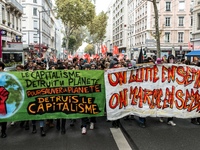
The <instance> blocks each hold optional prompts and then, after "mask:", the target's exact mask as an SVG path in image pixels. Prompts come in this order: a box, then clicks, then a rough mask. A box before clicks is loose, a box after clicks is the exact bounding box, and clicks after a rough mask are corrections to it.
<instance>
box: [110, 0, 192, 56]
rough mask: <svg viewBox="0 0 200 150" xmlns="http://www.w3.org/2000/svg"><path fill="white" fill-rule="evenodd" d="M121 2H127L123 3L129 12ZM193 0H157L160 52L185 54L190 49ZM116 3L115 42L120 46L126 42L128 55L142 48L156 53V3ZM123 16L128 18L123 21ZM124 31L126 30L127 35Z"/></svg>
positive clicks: (139, 1)
mask: <svg viewBox="0 0 200 150" xmlns="http://www.w3.org/2000/svg"><path fill="white" fill-rule="evenodd" d="M120 3H124V4H126V5H127V6H124V9H126V8H127V11H125V10H123V11H122V9H121V7H120V5H119V4H120ZM192 3H193V0H180V1H174V0H159V1H157V8H158V15H159V17H158V22H159V30H160V43H161V44H160V45H161V55H169V54H174V55H175V56H176V57H182V53H185V52H187V51H189V50H190V49H189V48H188V42H190V40H191V37H192V23H193V17H192V13H191V7H192ZM113 6H114V7H113V12H114V14H113V39H114V40H113V44H116V45H118V46H119V47H120V46H122V45H123V46H122V47H125V48H126V53H127V54H128V55H132V54H133V53H138V51H139V50H140V49H142V50H143V51H146V52H149V53H155V54H156V53H157V48H156V40H155V13H154V6H153V3H152V2H150V1H144V0H127V3H126V2H125V1H123V2H121V1H120V0H115V1H114V2H113ZM188 6H189V7H188ZM121 13H123V15H122V14H121ZM121 16H128V17H127V18H126V17H124V18H123V19H124V20H123V21H121V20H120V18H121ZM118 20H119V21H118ZM122 22H123V24H122ZM121 31H125V32H124V34H121V33H120V32H121ZM122 35H123V36H122ZM121 37H123V39H124V40H123V41H126V42H122V39H121Z"/></svg>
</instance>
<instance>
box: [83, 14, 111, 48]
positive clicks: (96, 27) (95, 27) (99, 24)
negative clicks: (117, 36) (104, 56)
mask: <svg viewBox="0 0 200 150" xmlns="http://www.w3.org/2000/svg"><path fill="white" fill-rule="evenodd" d="M107 19H108V16H107V14H106V13H104V12H103V11H102V12H101V13H100V14H99V15H97V16H95V17H94V19H93V21H92V22H91V23H90V24H88V26H87V27H88V30H89V32H90V40H92V42H91V43H93V44H97V45H98V49H99V50H100V45H101V44H102V42H103V40H104V39H105V36H104V35H105V33H106V26H107Z"/></svg>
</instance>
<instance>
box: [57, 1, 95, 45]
mask: <svg viewBox="0 0 200 150" xmlns="http://www.w3.org/2000/svg"><path fill="white" fill-rule="evenodd" d="M56 5H57V17H58V18H60V19H61V20H62V22H63V24H64V26H65V36H66V39H65V43H66V44H65V46H66V49H68V44H69V37H70V35H72V33H73V31H74V30H76V29H78V28H79V27H81V26H86V25H87V24H88V23H90V22H91V21H92V20H93V18H94V16H95V6H94V5H93V4H92V3H91V1H90V0H56Z"/></svg>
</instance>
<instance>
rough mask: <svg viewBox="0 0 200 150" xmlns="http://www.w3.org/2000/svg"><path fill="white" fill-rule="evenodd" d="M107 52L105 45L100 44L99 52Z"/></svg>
mask: <svg viewBox="0 0 200 150" xmlns="http://www.w3.org/2000/svg"><path fill="white" fill-rule="evenodd" d="M106 52H107V47H106V46H105V45H102V46H101V53H102V54H105V53H106Z"/></svg>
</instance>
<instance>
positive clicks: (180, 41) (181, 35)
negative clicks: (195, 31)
mask: <svg viewBox="0 0 200 150" xmlns="http://www.w3.org/2000/svg"><path fill="white" fill-rule="evenodd" d="M178 43H183V32H178Z"/></svg>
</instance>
